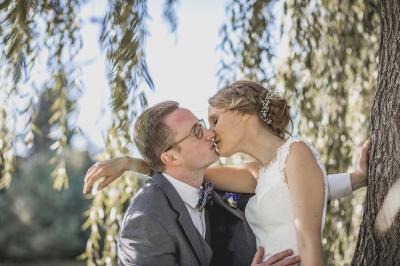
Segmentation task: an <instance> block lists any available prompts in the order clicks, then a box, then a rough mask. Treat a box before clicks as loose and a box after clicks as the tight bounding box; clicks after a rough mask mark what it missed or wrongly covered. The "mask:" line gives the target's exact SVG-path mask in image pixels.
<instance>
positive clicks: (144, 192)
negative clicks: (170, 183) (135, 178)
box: [128, 178, 168, 213]
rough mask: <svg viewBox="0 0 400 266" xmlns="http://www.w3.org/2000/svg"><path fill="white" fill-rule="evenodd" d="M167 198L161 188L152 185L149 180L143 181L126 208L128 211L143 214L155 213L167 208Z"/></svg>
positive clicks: (151, 181) (154, 184)
mask: <svg viewBox="0 0 400 266" xmlns="http://www.w3.org/2000/svg"><path fill="white" fill-rule="evenodd" d="M167 205H168V202H167V198H166V196H165V194H164V192H163V191H162V189H161V187H160V186H159V185H158V184H156V183H154V182H153V180H152V179H151V178H149V179H148V180H146V181H145V183H144V185H143V187H142V188H140V189H139V190H138V191H137V192H136V193H135V196H134V197H133V199H132V201H131V203H130V204H129V207H128V212H129V211H141V212H143V213H151V212H156V211H157V210H161V209H164V210H165V208H167V207H168V206H167Z"/></svg>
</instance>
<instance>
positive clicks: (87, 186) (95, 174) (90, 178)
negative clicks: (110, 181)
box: [83, 168, 106, 194]
mask: <svg viewBox="0 0 400 266" xmlns="http://www.w3.org/2000/svg"><path fill="white" fill-rule="evenodd" d="M103 176H106V174H105V173H104V170H103V169H102V168H100V169H97V170H96V172H93V173H92V174H90V175H89V176H88V177H87V179H86V182H85V184H84V185H83V194H86V193H87V192H88V191H89V189H90V188H91V187H92V186H93V183H94V182H96V181H97V180H98V179H100V178H101V177H103Z"/></svg>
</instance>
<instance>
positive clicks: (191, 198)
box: [163, 173, 200, 208]
mask: <svg viewBox="0 0 400 266" xmlns="http://www.w3.org/2000/svg"><path fill="white" fill-rule="evenodd" d="M163 175H164V176H165V178H166V179H167V180H168V181H169V182H170V183H171V185H172V186H173V187H174V188H175V189H176V191H177V192H178V194H179V196H180V197H181V199H182V200H183V201H184V202H185V203H186V204H188V205H189V206H190V207H192V208H196V206H197V203H198V202H199V198H200V189H198V188H195V187H192V186H191V185H188V184H186V183H184V182H182V181H180V180H178V179H176V178H174V177H172V176H170V175H167V174H165V173H163Z"/></svg>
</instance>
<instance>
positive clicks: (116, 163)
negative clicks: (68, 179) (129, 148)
mask: <svg viewBox="0 0 400 266" xmlns="http://www.w3.org/2000/svg"><path fill="white" fill-rule="evenodd" d="M127 170H133V171H137V172H139V173H142V174H148V173H149V172H150V168H149V166H148V165H147V164H146V163H145V162H144V161H143V160H141V159H137V158H132V157H129V156H123V157H119V158H115V159H111V160H106V161H101V162H97V163H95V164H94V165H93V166H92V167H90V168H89V169H88V171H87V172H86V176H85V182H84V185H83V193H84V194H86V193H88V192H89V191H90V189H91V187H92V186H93V184H94V182H96V181H97V180H99V179H100V178H103V177H104V178H105V179H104V180H103V181H102V182H101V183H100V184H99V186H98V187H97V190H101V189H103V188H104V187H106V186H108V185H109V184H110V183H111V182H113V181H114V180H116V179H118V178H119V177H120V176H121V175H122V174H123V173H124V172H125V171H127Z"/></svg>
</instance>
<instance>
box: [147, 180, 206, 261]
mask: <svg viewBox="0 0 400 266" xmlns="http://www.w3.org/2000/svg"><path fill="white" fill-rule="evenodd" d="M152 178H153V182H154V183H156V184H158V185H159V187H160V188H161V189H162V190H163V192H164V194H165V195H166V197H167V198H168V200H169V201H170V203H171V207H172V209H174V210H175V211H176V212H177V213H178V221H179V223H180V225H181V227H182V229H183V231H184V232H185V234H186V236H187V237H188V239H189V243H190V245H191V246H192V248H193V250H194V251H195V254H196V256H197V258H198V259H199V261H200V262H201V264H202V265H204V266H205V265H209V263H210V261H211V257H212V251H211V248H210V247H209V246H208V244H207V242H206V241H205V240H204V239H203V237H202V236H201V235H200V233H199V232H198V231H197V229H196V227H195V226H194V224H193V221H192V218H191V217H190V214H189V212H188V210H187V208H186V206H185V203H184V202H183V200H182V199H181V197H180V196H179V194H178V192H177V191H176V190H175V188H174V187H173V186H172V185H171V183H169V182H168V180H167V179H166V178H165V177H164V176H163V175H161V174H155V175H154V176H153V177H152Z"/></svg>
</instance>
